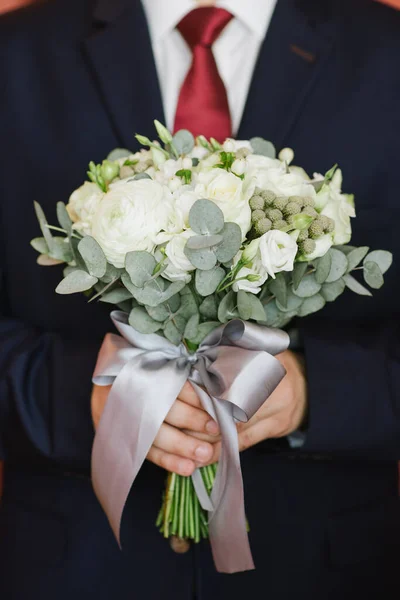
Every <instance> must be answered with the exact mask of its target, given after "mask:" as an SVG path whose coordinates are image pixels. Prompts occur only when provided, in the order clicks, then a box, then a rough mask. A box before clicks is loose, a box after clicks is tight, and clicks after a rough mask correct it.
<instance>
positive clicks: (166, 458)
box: [92, 350, 307, 476]
mask: <svg viewBox="0 0 400 600" xmlns="http://www.w3.org/2000/svg"><path fill="white" fill-rule="evenodd" d="M276 358H277V359H278V360H279V361H280V362H281V363H282V364H283V366H284V367H285V369H286V371H287V374H286V376H285V377H284V379H283V380H282V381H281V383H280V384H279V386H278V387H277V388H276V390H275V391H274V392H273V394H271V396H270V397H269V398H268V400H267V401H266V402H265V403H264V404H263V406H262V407H261V408H260V409H259V410H258V411H257V413H256V414H255V415H254V416H253V418H252V419H250V420H249V421H248V422H247V423H238V424H237V430H238V437H239V449H240V451H242V450H246V449H247V448H250V447H251V446H254V445H255V444H258V443H259V442H261V441H263V440H266V439H268V438H279V437H284V436H286V435H288V434H290V433H291V432H293V431H295V430H296V429H298V428H299V427H300V425H301V424H302V423H303V421H304V418H305V415H306V411H307V383H306V378H305V369H304V363H303V361H302V359H301V357H299V356H298V355H297V354H295V353H294V352H292V351H290V350H286V351H285V352H282V354H279V355H278V356H277V357H276ZM109 391H110V387H99V386H94V387H93V394H92V416H93V422H94V425H95V427H97V424H98V422H99V420H100V417H101V414H102V412H103V409H104V406H105V403H106V401H107V397H108V394H109ZM220 449H221V438H220V432H219V429H218V425H217V423H216V422H215V421H213V420H212V419H211V418H210V415H209V414H208V413H207V412H206V411H204V410H203V408H202V406H201V403H200V400H199V398H198V396H197V394H196V393H195V391H194V389H193V387H192V386H191V384H190V383H189V382H186V383H185V385H184V386H183V388H182V390H181V392H180V394H179V396H178V398H177V399H176V402H175V404H174V405H173V406H172V408H171V410H170V411H169V413H168V415H167V418H166V419H165V422H164V423H163V425H162V426H161V428H160V430H159V432H158V434H157V437H156V438H155V440H154V443H153V445H152V447H151V449H150V452H149V453H148V455H147V459H148V460H150V461H151V462H153V463H155V464H156V465H158V466H160V467H162V468H164V469H166V470H167V471H171V472H174V473H178V474H179V475H187V476H188V475H191V474H192V473H193V471H194V470H195V469H196V467H199V466H200V467H201V466H205V465H209V464H212V463H215V462H217V461H218V458H219V453H220Z"/></svg>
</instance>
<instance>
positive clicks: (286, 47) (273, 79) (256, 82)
mask: <svg viewBox="0 0 400 600" xmlns="http://www.w3.org/2000/svg"><path fill="white" fill-rule="evenodd" d="M320 5H325V6H324V7H323V8H324V9H325V10H326V9H327V7H328V8H329V5H330V2H326V3H325V1H324V2H321V1H319V3H318V2H316V1H314V0H278V3H277V7H276V10H275V13H274V16H273V18H272V21H271V24H270V27H269V30H268V34H267V37H266V39H265V41H264V43H263V45H262V48H261V51H260V55H259V58H258V62H257V65H256V68H255V71H254V76H253V80H252V84H251V87H250V92H249V96H248V100H247V104H246V108H245V111H244V115H243V119H242V123H241V126H240V130H239V135H238V137H239V138H240V139H247V138H251V137H253V136H256V135H261V136H262V137H264V138H266V139H269V140H271V141H272V142H273V143H274V144H275V145H276V146H277V147H278V148H279V147H282V145H283V144H284V142H285V140H286V139H287V137H288V135H289V133H290V131H291V128H292V127H293V125H294V124H295V122H296V120H297V119H298V118H299V115H300V113H301V109H302V107H303V106H304V103H305V101H306V98H307V95H308V94H309V93H310V91H311V89H312V88H313V86H314V85H315V84H316V83H317V79H318V76H319V74H320V73H321V72H322V71H323V66H324V63H325V59H326V58H327V56H328V55H329V52H330V50H331V48H332V44H333V38H334V21H333V19H332V18H331V15H329V14H324V12H323V11H321V6H320ZM311 7H312V11H311ZM316 10H317V11H318V12H317V13H315V11H316Z"/></svg>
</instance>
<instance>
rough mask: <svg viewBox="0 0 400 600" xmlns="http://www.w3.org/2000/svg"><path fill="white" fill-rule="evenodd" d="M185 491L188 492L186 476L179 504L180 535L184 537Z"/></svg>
mask: <svg viewBox="0 0 400 600" xmlns="http://www.w3.org/2000/svg"><path fill="white" fill-rule="evenodd" d="M185 492H186V485H185V477H184V478H183V481H182V485H181V497H180V501H179V502H180V504H179V523H178V537H180V538H183V537H184V526H185V495H186V494H185Z"/></svg>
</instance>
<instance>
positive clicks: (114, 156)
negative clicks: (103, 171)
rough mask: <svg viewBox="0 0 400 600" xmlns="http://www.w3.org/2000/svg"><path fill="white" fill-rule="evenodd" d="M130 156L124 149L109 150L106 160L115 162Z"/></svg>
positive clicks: (129, 152)
mask: <svg viewBox="0 0 400 600" xmlns="http://www.w3.org/2000/svg"><path fill="white" fill-rule="evenodd" d="M131 154H132V152H131V151H130V150H127V149H126V148H115V149H114V150H111V152H110V154H109V155H108V156H107V160H110V161H116V160H120V159H121V158H128V156H130V155H131Z"/></svg>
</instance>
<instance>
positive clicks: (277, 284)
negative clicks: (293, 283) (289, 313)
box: [269, 273, 288, 306]
mask: <svg viewBox="0 0 400 600" xmlns="http://www.w3.org/2000/svg"><path fill="white" fill-rule="evenodd" d="M269 289H270V290H271V292H272V293H273V294H274V296H275V297H276V299H277V300H278V301H279V303H280V304H281V305H282V306H286V305H287V297H288V286H287V282H286V278H285V275H284V274H283V273H277V275H276V278H275V279H273V280H272V281H271V282H270V284H269Z"/></svg>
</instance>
